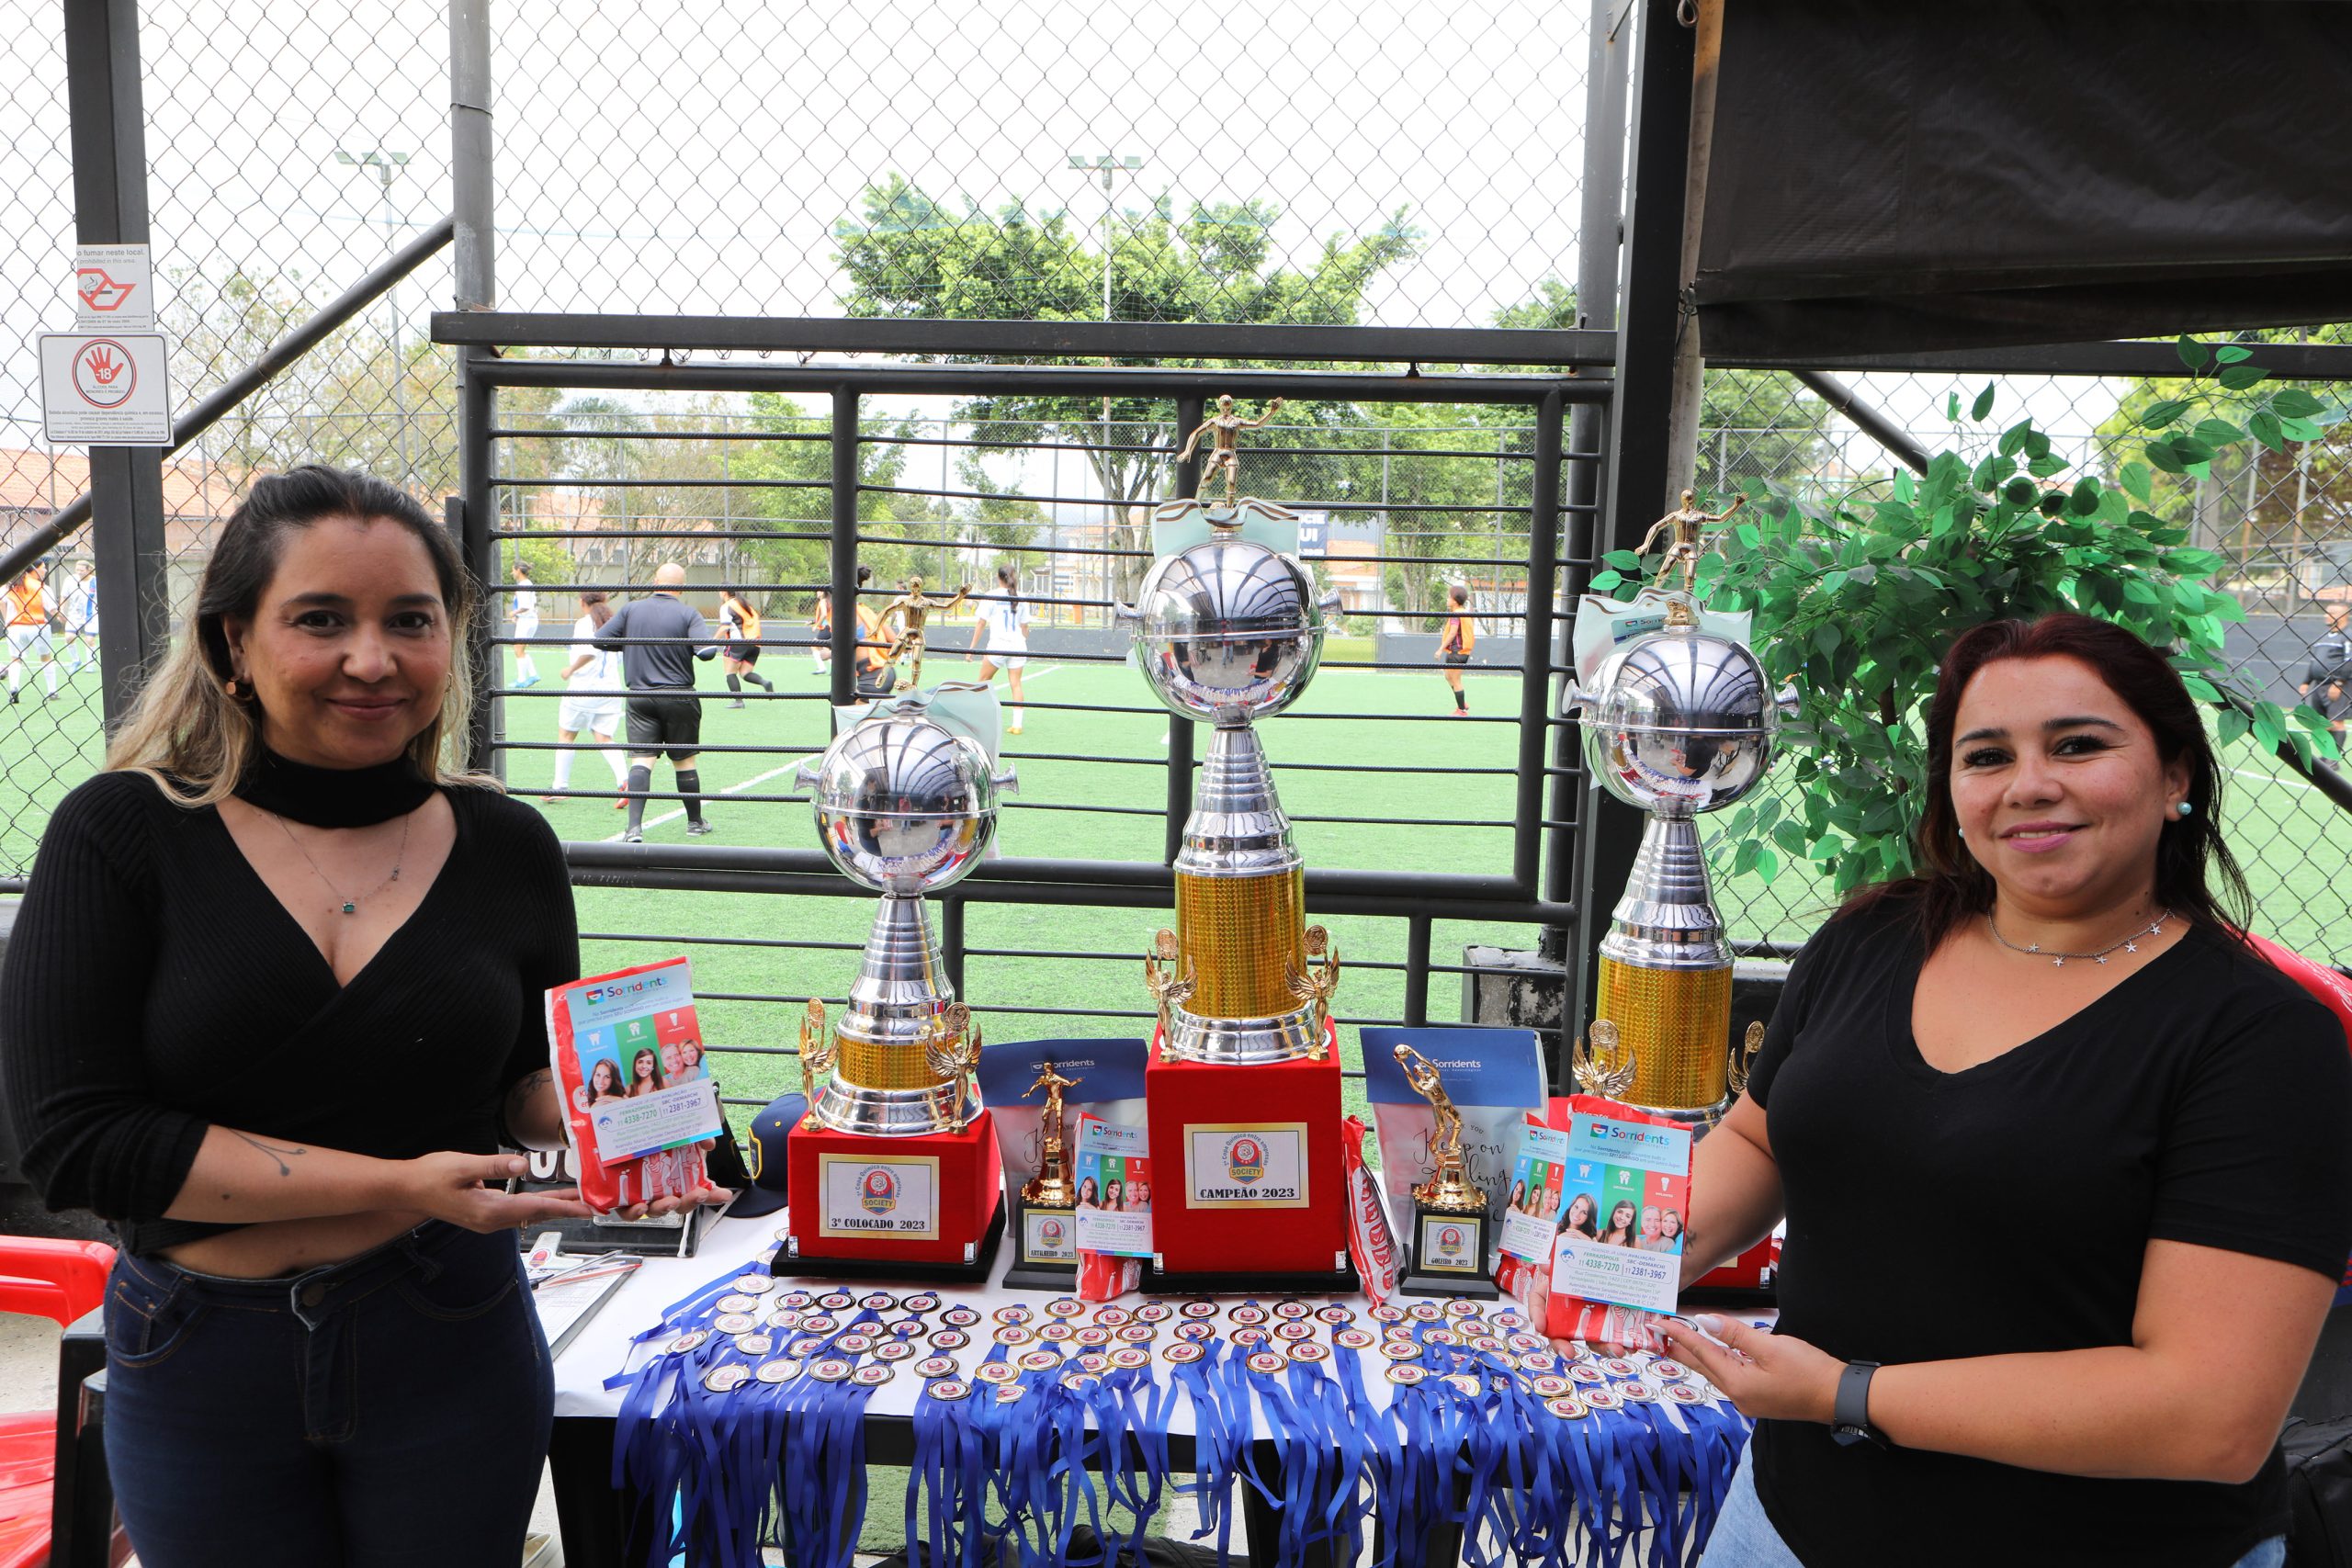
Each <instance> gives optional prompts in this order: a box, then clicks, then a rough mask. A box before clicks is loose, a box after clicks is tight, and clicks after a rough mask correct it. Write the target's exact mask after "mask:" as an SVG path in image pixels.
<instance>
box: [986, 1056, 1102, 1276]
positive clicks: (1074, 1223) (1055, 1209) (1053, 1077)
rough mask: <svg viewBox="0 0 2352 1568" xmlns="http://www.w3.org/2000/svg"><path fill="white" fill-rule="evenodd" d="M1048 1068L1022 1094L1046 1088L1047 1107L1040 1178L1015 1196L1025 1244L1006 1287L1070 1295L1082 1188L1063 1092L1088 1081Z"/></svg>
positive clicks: (1040, 1134) (1016, 1222)
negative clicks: (1073, 1174) (1073, 1172)
mask: <svg viewBox="0 0 2352 1568" xmlns="http://www.w3.org/2000/svg"><path fill="white" fill-rule="evenodd" d="M1043 1066H1044V1068H1045V1070H1044V1071H1043V1072H1040V1073H1039V1074H1038V1075H1037V1081H1036V1082H1035V1083H1033V1084H1031V1085H1030V1086H1029V1087H1028V1088H1027V1089H1024V1090H1023V1091H1022V1098H1023V1100H1026V1099H1027V1098H1028V1097H1029V1096H1030V1095H1033V1094H1035V1093H1036V1092H1037V1091H1038V1090H1039V1089H1044V1090H1045V1091H1046V1108H1045V1111H1044V1113H1043V1115H1042V1116H1041V1117H1040V1119H1039V1122H1038V1126H1037V1174H1036V1175H1035V1176H1033V1177H1031V1178H1030V1179H1028V1180H1027V1181H1025V1182H1023V1184H1022V1185H1021V1188H1020V1190H1018V1191H1016V1192H1014V1193H1013V1195H1012V1218H1013V1234H1014V1235H1017V1236H1019V1237H1020V1242H1019V1244H1018V1245H1017V1246H1016V1247H1014V1249H1013V1258H1012V1268H1011V1269H1008V1270H1006V1272H1005V1276H1004V1282H1005V1283H1006V1284H1008V1285H1012V1286H1014V1287H1016V1288H1021V1289H1027V1290H1040V1291H1068V1290H1069V1288H1070V1284H1071V1282H1072V1280H1074V1279H1075V1278H1076V1276H1077V1273H1078V1183H1077V1182H1075V1181H1073V1180H1071V1179H1070V1174H1069V1140H1068V1139H1066V1138H1065V1137H1063V1135H1062V1129H1063V1127H1064V1125H1065V1124H1066V1120H1067V1118H1066V1113H1065V1111H1063V1109H1062V1090H1064V1089H1075V1088H1077V1087H1078V1086H1079V1085H1080V1084H1081V1083H1083V1082H1085V1081H1086V1080H1084V1079H1083V1078H1068V1077H1062V1075H1061V1074H1060V1073H1059V1072H1057V1070H1055V1067H1054V1064H1053V1062H1052V1060H1051V1059H1050V1058H1048V1059H1047V1060H1046V1062H1045V1063H1044V1064H1043Z"/></svg>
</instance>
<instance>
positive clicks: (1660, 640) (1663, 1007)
mask: <svg viewBox="0 0 2352 1568" xmlns="http://www.w3.org/2000/svg"><path fill="white" fill-rule="evenodd" d="M1666 615H1667V621H1666V626H1665V628H1664V629H1663V630H1659V631H1656V632H1651V633H1649V634H1647V635H1646V636H1643V637H1634V639H1632V640H1631V641H1629V642H1627V643H1625V644H1624V645H1623V646H1622V647H1620V648H1618V649H1616V650H1615V651H1613V652H1611V654H1610V655H1609V656H1608V658H1607V659H1606V660H1603V661H1602V662H1601V664H1600V667H1599V669H1598V670H1597V671H1594V673H1593V677H1592V679H1591V681H1590V682H1589V684H1588V685H1585V686H1582V687H1580V688H1578V689H1577V691H1576V692H1575V693H1574V694H1572V696H1571V698H1570V703H1569V706H1570V708H1571V711H1574V710H1577V709H1579V708H1580V709H1581V710H1582V712H1581V716H1582V720H1583V724H1584V750H1585V764H1586V766H1587V767H1589V769H1590V770H1591V772H1592V774H1593V776H1594V777H1595V778H1597V779H1599V780H1600V784H1601V786H1602V787H1603V788H1605V789H1606V790H1608V791H1609V793H1610V794H1611V795H1615V796H1616V797H1617V798H1618V799H1619V800H1622V801H1623V802H1625V803H1626V804H1627V805H1629V806H1634V807H1640V808H1641V809H1642V810H1643V811H1644V812H1645V813H1646V814H1647V816H1648V821H1647V823H1646V824H1645V827H1644V829H1643V830H1642V843H1641V849H1640V851H1639V852H1637V854H1636V855H1635V858H1634V869H1633V873H1632V874H1631V875H1630V876H1628V877H1627V878H1626V881H1625V892H1624V896H1623V897H1621V898H1619V899H1618V901H1617V907H1616V908H1615V910H1614V911H1612V913H1611V917H1610V930H1609V934H1608V935H1607V936H1605V937H1604V938H1602V939H1601V943H1600V974H1599V975H1598V976H1597V977H1596V983H1595V986H1594V993H1593V1017H1594V1019H1595V1020H1596V1021H1600V1022H1606V1023H1612V1024H1614V1025H1615V1026H1616V1029H1615V1032H1616V1038H1617V1041H1618V1044H1617V1046H1616V1048H1615V1051H1614V1052H1613V1053H1611V1054H1612V1055H1615V1057H1616V1058H1617V1059H1616V1060H1615V1061H1614V1062H1612V1063H1607V1064H1601V1066H1603V1067H1604V1068H1606V1067H1611V1066H1613V1067H1615V1068H1616V1069H1617V1081H1618V1082H1621V1083H1622V1082H1623V1075H1624V1073H1625V1072H1627V1071H1630V1073H1631V1083H1630V1087H1627V1088H1624V1089H1623V1091H1622V1093H1621V1095H1620V1098H1622V1099H1623V1100H1626V1101H1627V1102H1628V1103H1630V1104H1633V1105H1634V1106H1636V1107H1637V1108H1639V1109H1641V1110H1644V1111H1653V1112H1657V1113H1658V1114H1662V1115H1668V1116H1673V1117H1676V1118H1678V1119H1683V1120H1690V1121H1702V1120H1705V1119H1708V1118H1710V1117H1713V1116H1715V1115H1719V1114H1720V1113H1721V1112H1722V1111H1723V1109H1724V1105H1725V1104H1726V1103H1727V1102H1728V1100H1729V1099H1730V1098H1731V1095H1732V1094H1733V1093H1734V1092H1736V1085H1735V1084H1734V1082H1733V1081H1732V1078H1733V1075H1732V1062H1731V983H1732V951H1731V944H1730V942H1727V941H1726V940H1725V939H1724V923H1723V917H1722V916H1721V915H1719V914H1718V913H1717V912H1716V910H1715V904H1714V896H1713V889H1712V887H1711V886H1710V885H1709V881H1708V876H1707V861H1706V852H1705V849H1704V847H1703V846H1702V842H1701V840H1700V836H1699V826H1698V818H1699V816H1700V814H1701V813H1702V812H1708V811H1714V810H1718V809H1720V808H1722V807H1726V806H1729V805H1731V804H1732V803H1733V802H1735V801H1736V800H1738V799H1739V798H1740V797H1741V796H1742V795H1746V794H1747V792H1748V791H1749V790H1751V789H1753V788H1755V787H1756V784H1758V781H1760V780H1761V779H1762V778H1763V777H1764V773H1765V769H1766V768H1767V767H1768V766H1770V762H1771V758H1772V739H1773V733H1774V730H1775V729H1776V728H1777V727H1778V723H1779V718H1780V710H1779V707H1778V706H1777V705H1776V704H1775V702H1774V701H1773V697H1772V694H1771V690H1770V686H1769V684H1768V683H1767V682H1766V681H1765V678H1764V671H1763V669H1762V667H1761V666H1760V665H1758V663H1757V661H1756V656H1755V655H1754V654H1753V653H1750V652H1749V651H1748V650H1747V648H1745V647H1744V646H1742V645H1741V644H1740V643H1738V642H1736V641H1733V640H1732V639H1731V638H1729V637H1718V636H1716V635H1714V634H1713V633H1711V632H1707V631H1703V630H1702V629H1701V628H1700V626H1699V625H1698V623H1697V618H1696V615H1695V614H1694V612H1693V608H1692V606H1691V604H1690V602H1689V601H1688V600H1687V599H1685V598H1683V597H1682V596H1681V595H1679V594H1678V595H1673V596H1671V597H1670V598H1669V600H1668V606H1667V612H1666ZM1595 1035H1596V1042H1598V1040H1600V1039H1602V1038H1606V1033H1605V1032H1603V1031H1601V1030H1599V1029H1596V1031H1595ZM1612 1087H1613V1086H1612Z"/></svg>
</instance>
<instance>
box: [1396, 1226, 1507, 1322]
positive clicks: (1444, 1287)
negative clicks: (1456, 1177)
mask: <svg viewBox="0 0 2352 1568" xmlns="http://www.w3.org/2000/svg"><path fill="white" fill-rule="evenodd" d="M1487 1229H1488V1227H1487V1216H1486V1214H1485V1213H1483V1212H1482V1213H1476V1214H1455V1213H1447V1212H1445V1211H1444V1210H1442V1209H1424V1208H1422V1207H1421V1206H1420V1205H1419V1203H1416V1204H1414V1205H1413V1228H1412V1229H1411V1230H1410V1231H1408V1233H1407V1234H1406V1236H1405V1247H1404V1251H1405V1267H1404V1269H1403V1270H1402V1271H1401V1272H1400V1273H1399V1274H1398V1276H1397V1289H1398V1290H1400V1291H1404V1292H1408V1293H1409V1294H1412V1295H1416V1296H1453V1297H1455V1298H1458V1299H1460V1300H1463V1301H1474V1302H1490V1301H1493V1300H1495V1299H1496V1298H1497V1297H1498V1296H1500V1295H1501V1294H1502V1292H1501V1291H1499V1290H1498V1289H1497V1288H1496V1286H1495V1282H1494V1280H1490V1279H1488V1278H1487ZM1441 1259H1443V1260H1445V1262H1447V1263H1452V1264H1453V1265H1454V1266H1453V1267H1445V1266H1442V1264H1441Z"/></svg>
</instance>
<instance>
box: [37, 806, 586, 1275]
mask: <svg viewBox="0 0 2352 1568" xmlns="http://www.w3.org/2000/svg"><path fill="white" fill-rule="evenodd" d="M443 793H444V794H445V795H447V796H448V800H449V805H450V808H451V811H452V813H453V814H454V816H455V817H456V819H457V840H456V842H455V843H454V844H452V845H451V846H450V850H449V856H448V859H447V862H446V863H444V864H443V865H442V868H441V871H440V874H438V875H437V876H436V877H435V879H434V882H433V885H432V886H431V887H429V888H428V889H427V890H426V891H425V895H424V899H423V901H422V902H421V903H420V904H419V905H418V906H417V908H416V910H415V912H414V913H413V914H412V915H410V917H409V918H408V919H407V920H406V921H405V922H404V923H403V924H401V927H400V928H399V929H398V930H397V931H394V932H392V934H391V935H390V937H389V938H387V939H386V941H385V942H384V945H383V946H382V948H380V949H379V951H378V952H377V953H376V955H375V956H374V957H373V958H371V959H369V960H368V964H367V966H366V967H365V968H363V969H361V970H360V971H359V972H358V973H357V974H356V975H354V976H352V977H351V982H350V984H349V985H338V984H337V983H336V981H335V977H334V970H333V969H332V968H331V967H330V966H329V964H328V963H327V961H326V958H325V955H324V954H322V953H320V951H319V949H318V946H317V944H316V943H314V942H311V938H310V935H309V933H308V932H306V931H303V929H302V928H301V926H300V924H299V923H298V922H297V921H296V920H295V919H294V917H293V916H292V915H291V914H289V913H288V911H287V909H286V908H285V906H284V905H282V904H280V903H279V902H278V900H277V896H276V895H274V894H273V893H271V892H270V890H269V887H268V885H267V884H266V883H264V882H263V881H262V879H261V877H260V875H259V874H257V873H255V872H254V868H253V866H252V864H251V863H249V862H248V861H247V860H246V859H245V857H244V854H243V852H242V851H240V850H239V849H238V848H237V845H236V841H235V840H233V839H232V838H231V837H230V836H229V829H228V827H227V825H226V824H225V823H223V822H222V821H221V820H220V812H219V810H218V809H216V808H214V807H196V808H190V807H185V806H180V805H177V804H175V803H174V802H172V801H170V800H167V799H165V798H164V794H163V792H162V791H161V790H160V789H159V788H157V786H156V785H155V784H154V783H153V781H152V780H151V779H149V778H147V777H145V776H143V775H141V774H137V773H100V774H98V775H96V777H94V778H92V779H90V780H88V781H87V782H86V783H84V784H81V785H79V786H78V787H76V788H75V789H74V790H73V791H72V792H71V793H70V794H68V795H66V796H65V798H64V799H63V800H62V801H61V802H60V803H59V804H58V807H57V811H56V814H55V816H53V817H52V818H51V820H50V825H49V830H48V832H47V833H45V834H44V835H43V836H42V838H41V845H40V856H39V858H38V859H37V860H36V861H35V863H34V865H33V874H32V879H31V883H30V886H28V890H27V892H26V895H25V902H24V907H23V908H21V909H20V910H19V911H18V912H17V923H16V929H15V931H14V932H13V933H12V935H11V937H10V940H9V942H8V951H7V961H6V964H5V966H0V1081H5V1083H6V1089H7V1097H8V1106H7V1109H8V1114H9V1116H10V1118H11V1119H12V1120H13V1122H14V1124H15V1127H16V1132H17V1144H18V1146H19V1147H20V1148H21V1149H22V1150H23V1151H24V1168H25V1173H26V1175H27V1177H28V1179H30V1180H31V1181H32V1182H33V1184H34V1185H35V1186H36V1187H37V1188H38V1189H39V1190H40V1192H41V1195H42V1197H43V1198H44V1199H45V1200H46V1201H48V1203H49V1206H50V1207H51V1208H52V1209H63V1208H81V1209H88V1210H91V1211H93V1212H95V1213H97V1214H98V1215H100V1216H101V1217H103V1218H106V1219H108V1220H111V1221H113V1222H115V1224H116V1226H117V1228H118V1229H119V1231H120V1233H121V1237H122V1243H123V1246H124V1247H125V1248H126V1249H128V1250H129V1251H130V1252H133V1253H136V1254H153V1253H155V1252H159V1251H161V1250H163V1249H164V1248H166V1247H174V1246H176V1245H178V1244H179V1243H181V1242H185V1241H189V1240H192V1239H194V1238H196V1237H198V1236H203V1235H215V1234H218V1233H219V1232H221V1231H224V1230H231V1229H234V1228H236V1227H234V1226H231V1225H218V1224H198V1223H195V1222H189V1221H178V1220H166V1219H164V1218H163V1217H162V1216H163V1213H164V1210H165V1209H167V1208H169V1207H170V1206H171V1204H172V1202H173V1201H174V1200H175V1199H176V1198H177V1197H178V1195H179V1190H180V1188H181V1186H182V1184H183V1183H185V1182H186V1181H187V1173H188V1168H189V1167H190V1166H191V1165H192V1164H193V1163H194V1162H195V1159H196V1152H197V1147H198V1145H199V1144H201V1143H202V1142H203V1140H204V1134H205V1131H206V1129H207V1128H208V1127H209V1126H210V1125H212V1124H215V1123H218V1124H220V1125H222V1126H228V1127H234V1128H237V1129H239V1130H240V1131H243V1132H248V1133H253V1134H258V1135H262V1136H266V1137H269V1138H274V1139H284V1140H288V1141H290V1142H295V1143H300V1144H304V1145H317V1146H320V1147H324V1148H331V1149H341V1150H344V1151H345V1152H348V1153H352V1154H362V1155H373V1156H377V1157H379V1158H383V1159H408V1158H413V1157H414V1156H418V1155H424V1154H430V1153H433V1152H435V1151H436V1150H442V1149H455V1150H458V1151H460V1152H463V1153H469V1154H490V1153H492V1152H494V1151H495V1150H496V1148H497V1146H498V1135H499V1132H500V1123H499V1102H500V1100H501V1099H502V1098H503V1095H504V1094H505V1092H506V1090H507V1089H511V1088H512V1087H513V1086H514V1084H515V1081H516V1080H517V1079H519V1078H521V1077H524V1076H525V1075H526V1074H528V1073H530V1072H532V1071H534V1070H536V1069H538V1068H541V1067H545V1066H547V1065H548V1040H547V1023H546V1011H545V1004H544V1001H543V997H542V993H543V992H544V991H545V990H546V989H547V987H550V986H555V985H560V984H562V983H563V982H565V981H568V980H572V979H576V978H577V977H578V976H579V973H580V938H579V928H578V925H577V923H576V921H575V919H574V918H573V915H572V906H571V879H570V877H569V875H568V874H567V873H566V872H565V869H564V863H563V851H562V847H561V846H560V844H559V843H558V842H557V840H556V837H555V834H554V832H553V830H552V829H549V828H548V825H547V822H546V819H545V818H541V817H540V816H539V815H538V813H537V812H535V811H533V810H532V809H530V807H526V806H523V805H521V804H518V803H517V802H515V801H512V800H509V799H508V798H507V797H506V796H505V795H501V794H499V793H498V792H497V791H496V790H493V789H488V788H447V789H445V790H444V791H443Z"/></svg>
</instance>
